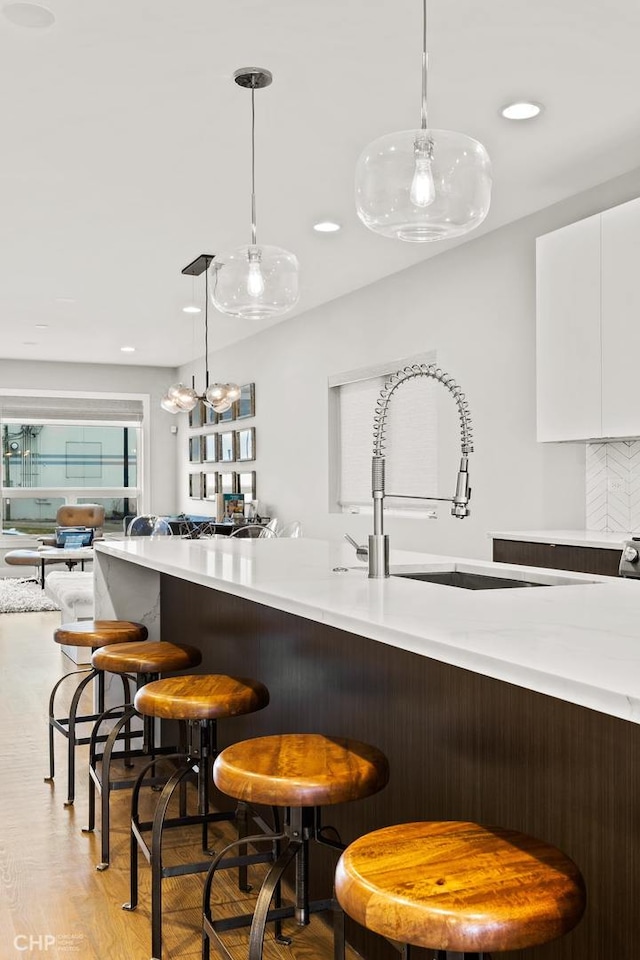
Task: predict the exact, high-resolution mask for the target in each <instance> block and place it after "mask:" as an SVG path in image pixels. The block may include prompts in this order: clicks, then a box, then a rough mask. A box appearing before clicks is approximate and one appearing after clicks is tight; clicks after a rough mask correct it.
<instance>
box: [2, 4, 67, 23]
mask: <svg viewBox="0 0 640 960" xmlns="http://www.w3.org/2000/svg"><path fill="white" fill-rule="evenodd" d="M2 12H3V14H4V15H5V17H6V18H7V20H10V21H11V23H15V24H16V26H18V27H32V28H34V27H35V28H36V29H43V28H45V27H50V26H51V25H52V24H53V23H55V21H56V18H55V16H54V15H53V13H52V12H51V10H49V9H48V7H43V6H41V5H40V4H39V3H5V4H4V5H3V7H2Z"/></svg>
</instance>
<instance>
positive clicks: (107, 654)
mask: <svg viewBox="0 0 640 960" xmlns="http://www.w3.org/2000/svg"><path fill="white" fill-rule="evenodd" d="M91 662H92V664H93V666H94V667H95V668H96V669H97V670H100V671H101V672H102V673H103V674H104V673H114V674H117V675H119V676H121V677H130V678H135V684H136V690H140V689H141V688H142V687H143V686H144V685H145V684H147V683H150V682H152V681H155V680H158V678H159V677H160V674H164V673H169V672H175V671H178V670H189V669H191V668H192V667H197V666H198V664H200V663H201V662H202V654H201V653H200V651H199V650H198V649H197V648H196V647H191V646H189V645H186V644H177V643H168V642H166V641H162V640H155V641H150V640H147V641H146V642H145V643H118V644H114V645H109V646H104V647H100V648H99V649H98V650H94V652H93V654H92V657H91ZM103 710H104V708H103ZM135 716H140V714H139V713H138V712H137V711H136V708H135V706H134V703H133V698H132V697H129V698H128V701H127V703H126V704H124V705H121V706H118V707H111V708H110V709H109V710H104V712H103V713H102V714H101V715H100V716H99V717H98V718H97V720H96V723H95V724H94V727H93V730H92V731H91V737H90V739H89V822H88V825H87V827H86V828H85V829H84V831H83V832H84V833H91V832H92V831H93V830H94V828H95V812H96V789H97V790H98V792H99V794H100V801H101V802H100V811H101V828H102V836H101V862H100V863H99V864H98V866H97V869H98V870H106V869H107V868H108V866H109V859H110V850H109V847H110V838H109V834H110V814H109V809H110V808H109V801H110V797H111V791H112V790H122V789H126V788H130V787H133V786H134V784H135V782H136V780H137V776H136V777H133V778H132V777H130V778H128V779H126V778H122V777H115V778H114V777H113V776H112V761H113V760H114V759H118V760H122V761H124V763H125V765H126V766H129V767H131V766H132V765H133V764H132V762H131V761H132V760H133V759H134V758H135V757H145V756H149V757H151V759H152V760H153V759H155V758H156V757H157V756H159V755H163V754H170V755H175V754H176V752H177V751H178V747H177V746H175V745H172V746H165V747H158V746H157V745H156V742H155V733H154V724H153V721H152V720H151V719H150V717H144V718H143V728H142V746H141V747H138V748H132V746H131V743H130V738H128V737H127V739H126V742H125V746H124V750H121V751H118V752H117V753H116V754H115V757H114V750H115V747H116V743H117V742H118V740H120V739H121V737H122V736H123V734H122V730H123V728H125V730H126V729H127V727H128V725H129V724H130V723H131V721H132V719H133V718H134V717H135ZM114 719H115V720H116V723H115V724H114V725H113V726H112V728H111V730H110V732H109V734H108V735H107V736H106V737H104V736H102V735H101V733H100V731H101V729H102V725H103V723H104V722H105V721H113V720H114ZM139 736H140V734H139V733H138V738H139ZM105 741H106V742H105ZM102 742H104V749H103V751H102V753H99V752H98V749H97V748H98V744H99V743H102ZM166 779H167V778H166V777H165V778H163V779H161V780H157V779H156V780H154V782H155V783H156V784H157V783H159V782H162V783H164V782H165V780H166Z"/></svg>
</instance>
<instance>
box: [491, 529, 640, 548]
mask: <svg viewBox="0 0 640 960" xmlns="http://www.w3.org/2000/svg"><path fill="white" fill-rule="evenodd" d="M636 535H637V534H636ZM632 536H633V533H603V532H602V531H600V530H501V531H499V532H497V533H495V532H491V533H490V534H489V537H490V538H491V539H492V540H522V541H524V542H525V543H555V544H561V545H563V546H569V547H598V548H599V549H601V550H603V549H604V550H622V547H623V545H624V542H625V540H630V539H631V537H632Z"/></svg>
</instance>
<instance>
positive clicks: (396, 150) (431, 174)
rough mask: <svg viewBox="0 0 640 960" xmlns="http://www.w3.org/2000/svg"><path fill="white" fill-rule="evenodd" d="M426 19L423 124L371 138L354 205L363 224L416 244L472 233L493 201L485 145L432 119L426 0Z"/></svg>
mask: <svg viewBox="0 0 640 960" xmlns="http://www.w3.org/2000/svg"><path fill="white" fill-rule="evenodd" d="M422 24H423V27H422V41H423V42H422V111H421V124H420V128H419V129H417V130H401V131H399V132H398V133H389V134H387V135H386V136H384V137H380V138H379V139H378V140H374V141H373V143H370V144H369V145H368V146H367V147H365V149H364V150H363V151H362V153H361V155H360V157H359V159H358V163H357V167H356V207H357V211H358V216H359V217H360V219H361V220H362V222H363V223H364V224H365V226H367V227H368V228H369V229H370V230H373V231H374V233H380V234H382V235H383V236H385V237H394V238H395V239H397V240H408V241H412V242H414V243H425V242H429V241H432V240H449V239H451V238H452V237H459V236H462V235H463V234H465V233H468V232H469V231H470V230H473V229H474V228H475V227H477V226H479V224H481V223H482V221H483V220H484V218H485V217H486V215H487V213H488V212H489V205H490V203H491V161H490V159H489V154H488V153H487V151H486V150H485V148H484V147H483V145H482V144H481V143H479V142H478V141H477V140H474V139H473V138H472V137H468V136H466V135H465V134H463V133H454V132H453V131H451V130H432V129H430V128H429V126H428V124H427V0H422Z"/></svg>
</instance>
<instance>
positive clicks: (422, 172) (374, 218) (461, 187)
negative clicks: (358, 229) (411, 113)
mask: <svg viewBox="0 0 640 960" xmlns="http://www.w3.org/2000/svg"><path fill="white" fill-rule="evenodd" d="M491 183H492V178H491V161H490V159H489V154H488V153H487V151H486V150H485V148H484V147H483V145H482V144H481V143H479V142H478V141H477V140H474V139H473V138H472V137H467V136H466V135H465V134H462V133H454V132H453V131H451V130H430V129H426V130H423V129H417V130H402V131H399V132H397V133H389V134H387V135H386V136H384V137H380V138H379V139H378V140H374V141H373V142H372V143H370V144H369V145H368V146H367V147H365V149H364V150H363V151H362V153H361V155H360V157H359V159H358V163H357V166H356V207H357V211H358V216H359V217H360V219H361V220H362V222H363V223H364V224H365V226H367V227H368V228H369V229H370V230H373V231H374V232H375V233H380V234H382V235H383V236H385V237H393V238H395V239H397V240H407V241H410V242H414V243H426V242H429V241H431V240H447V239H450V238H452V237H459V236H462V235H463V234H465V233H468V232H469V230H473V229H474V228H475V227H477V226H478V225H479V224H481V223H482V221H483V220H484V218H485V217H486V215H487V213H488V212H489V206H490V203H491Z"/></svg>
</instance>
